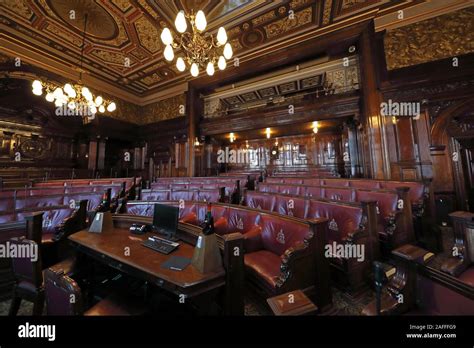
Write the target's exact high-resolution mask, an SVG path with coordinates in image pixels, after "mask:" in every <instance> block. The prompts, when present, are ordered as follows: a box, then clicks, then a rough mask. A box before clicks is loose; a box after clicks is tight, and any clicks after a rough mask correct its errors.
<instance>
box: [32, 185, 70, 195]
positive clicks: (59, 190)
mask: <svg viewBox="0 0 474 348" xmlns="http://www.w3.org/2000/svg"><path fill="white" fill-rule="evenodd" d="M64 191H65V188H64V187H51V188H42V189H39V190H38V189H31V190H29V192H30V196H47V195H62V194H64Z"/></svg>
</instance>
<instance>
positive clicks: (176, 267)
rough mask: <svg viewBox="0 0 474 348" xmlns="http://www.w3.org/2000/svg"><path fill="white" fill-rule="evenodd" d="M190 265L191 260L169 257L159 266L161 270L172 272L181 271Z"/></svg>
mask: <svg viewBox="0 0 474 348" xmlns="http://www.w3.org/2000/svg"><path fill="white" fill-rule="evenodd" d="M190 263H191V259H189V258H187V257H182V256H171V257H170V258H169V259H168V260H167V261H166V262H164V263H163V264H162V265H161V268H164V269H171V270H173V271H182V270H183V269H185V268H186V267H187V266H188V265H189V264H190Z"/></svg>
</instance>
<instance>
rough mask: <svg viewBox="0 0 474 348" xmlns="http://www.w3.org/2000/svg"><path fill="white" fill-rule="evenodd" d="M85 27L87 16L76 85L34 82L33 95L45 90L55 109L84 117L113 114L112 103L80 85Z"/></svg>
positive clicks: (114, 106) (85, 18) (47, 98)
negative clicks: (106, 113)
mask: <svg viewBox="0 0 474 348" xmlns="http://www.w3.org/2000/svg"><path fill="white" fill-rule="evenodd" d="M86 26H87V14H85V15H84V32H83V37H82V48H81V66H80V68H79V81H78V83H75V84H71V83H66V84H65V85H64V86H63V87H61V86H59V85H57V84H55V83H52V82H49V81H40V80H35V81H33V84H32V87H33V94H35V95H37V96H40V95H42V94H43V90H45V92H46V97H45V98H46V100H47V101H48V102H50V103H54V105H55V106H56V107H65V108H67V110H70V111H71V112H74V113H76V114H79V115H81V116H84V117H85V116H94V115H95V114H96V113H97V111H98V112H100V113H104V112H105V110H107V111H109V112H113V111H114V110H115V109H116V108H117V106H116V105H115V103H114V102H112V101H110V100H107V99H104V98H102V97H101V96H100V95H99V96H94V95H93V94H92V92H91V91H90V90H89V88H87V87H86V86H84V84H83V83H82V73H83V72H84V69H83V68H82V65H83V58H84V46H85V36H86Z"/></svg>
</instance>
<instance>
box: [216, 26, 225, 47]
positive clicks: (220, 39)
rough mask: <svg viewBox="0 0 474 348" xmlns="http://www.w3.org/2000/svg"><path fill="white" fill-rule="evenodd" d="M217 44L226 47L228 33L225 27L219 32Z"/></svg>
mask: <svg viewBox="0 0 474 348" xmlns="http://www.w3.org/2000/svg"><path fill="white" fill-rule="evenodd" d="M217 42H218V43H219V44H220V45H225V43H226V42H227V33H226V32H225V29H224V27H220V28H219V30H218V31H217Z"/></svg>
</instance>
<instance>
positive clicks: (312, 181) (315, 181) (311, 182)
mask: <svg viewBox="0 0 474 348" xmlns="http://www.w3.org/2000/svg"><path fill="white" fill-rule="evenodd" d="M321 181H322V180H321V179H316V178H311V179H304V180H303V183H304V184H305V185H307V186H321Z"/></svg>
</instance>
